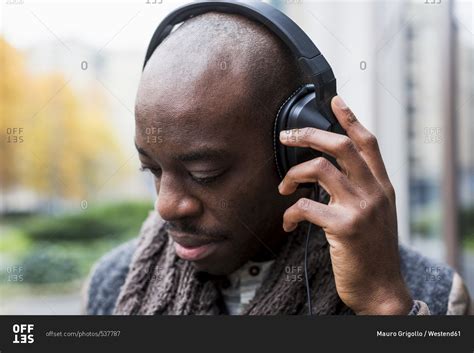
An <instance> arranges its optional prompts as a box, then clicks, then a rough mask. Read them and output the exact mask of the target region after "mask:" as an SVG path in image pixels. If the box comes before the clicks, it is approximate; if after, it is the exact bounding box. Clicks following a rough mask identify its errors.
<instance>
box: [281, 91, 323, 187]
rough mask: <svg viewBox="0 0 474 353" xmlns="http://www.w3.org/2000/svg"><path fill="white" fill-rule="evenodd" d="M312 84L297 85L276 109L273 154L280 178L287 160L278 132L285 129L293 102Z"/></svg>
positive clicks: (284, 171)
mask: <svg viewBox="0 0 474 353" xmlns="http://www.w3.org/2000/svg"><path fill="white" fill-rule="evenodd" d="M310 86H312V85H304V86H301V87H298V88H297V89H296V90H295V91H294V92H293V93H292V94H291V95H290V96H289V97H288V98H287V99H286V100H285V101H284V102H283V104H282V105H281V106H280V109H278V112H277V115H276V118H275V122H274V124H273V152H274V155H275V162H276V167H277V172H278V175H279V176H280V178H281V179H283V177H284V176H285V174H286V172H287V171H288V169H290V168H289V167H288V160H287V158H286V152H287V151H286V146H284V145H282V144H281V143H280V132H281V131H282V130H286V127H287V121H288V116H289V114H290V110H291V108H292V107H293V106H294V103H295V102H296V101H298V100H299V99H301V97H303V96H305V95H307V94H308V93H309V92H310V91H311V87H310ZM313 91H314V89H313Z"/></svg>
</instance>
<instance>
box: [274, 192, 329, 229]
mask: <svg viewBox="0 0 474 353" xmlns="http://www.w3.org/2000/svg"><path fill="white" fill-rule="evenodd" d="M301 221H309V222H311V223H313V224H316V225H317V226H320V227H321V228H323V229H324V228H327V226H328V225H329V224H331V223H334V222H337V215H336V213H335V211H334V209H333V208H331V207H330V206H328V205H325V204H323V203H319V202H316V201H313V200H310V199H307V198H301V199H299V200H298V201H297V202H296V203H295V204H294V205H293V206H291V207H290V208H288V209H287V210H286V211H285V213H284V214H283V229H284V230H285V232H291V231H293V230H295V228H296V227H297V226H298V223H299V222H301Z"/></svg>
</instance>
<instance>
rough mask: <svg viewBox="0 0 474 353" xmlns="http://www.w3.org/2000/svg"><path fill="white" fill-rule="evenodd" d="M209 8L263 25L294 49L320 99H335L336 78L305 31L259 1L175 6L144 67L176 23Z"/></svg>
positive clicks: (159, 32) (151, 44)
mask: <svg viewBox="0 0 474 353" xmlns="http://www.w3.org/2000/svg"><path fill="white" fill-rule="evenodd" d="M210 11H218V12H226V13H234V14H239V15H243V16H244V17H247V18H249V19H251V20H254V21H256V22H259V23H261V24H263V25H264V26H265V27H267V28H268V29H269V30H270V31H271V32H272V33H274V34H275V35H276V36H277V37H278V38H280V39H281V40H282V41H283V42H284V43H285V44H286V45H287V47H288V48H289V49H290V50H291V52H292V54H293V55H294V56H295V58H296V59H297V60H298V62H299V64H300V66H301V68H302V69H303V71H304V72H305V73H306V75H307V76H308V79H309V80H310V81H311V82H309V83H312V84H314V86H315V93H316V97H317V100H322V101H327V99H328V97H329V95H331V98H332V96H334V95H335V94H336V79H335V78H334V74H333V72H332V69H331V67H330V66H329V64H328V62H327V61H326V59H325V58H324V56H323V55H322V54H321V52H320V51H319V49H318V48H317V47H316V45H314V43H313V42H312V41H311V39H310V38H309V37H308V36H307V35H306V33H304V32H303V30H302V29H301V28H300V27H299V26H298V25H297V24H296V23H295V22H293V20H291V19H290V18H289V17H288V16H286V15H285V14H283V13H282V12H280V11H279V10H277V9H276V8H274V7H272V6H270V5H268V4H266V3H263V2H256V1H255V2H249V1H203V2H197V3H191V4H188V5H185V6H182V7H180V8H178V9H176V10H175V11H173V12H172V13H170V14H169V15H168V16H166V18H165V19H164V20H163V21H162V22H161V23H160V25H159V26H158V28H157V29H156V31H155V33H154V34H153V37H152V39H151V41H150V44H149V45H148V49H147V52H146V56H145V62H144V64H143V69H144V68H145V66H146V63H147V62H148V60H149V59H150V57H151V55H152V54H153V52H154V51H155V49H156V48H157V47H158V46H159V45H160V44H161V43H162V42H163V40H164V39H165V38H166V37H167V36H168V35H169V34H170V32H171V31H172V30H173V27H174V26H175V25H177V24H179V23H181V22H183V21H186V20H188V19H190V18H192V17H194V16H197V15H201V14H203V13H206V12H210ZM329 99H330V98H329Z"/></svg>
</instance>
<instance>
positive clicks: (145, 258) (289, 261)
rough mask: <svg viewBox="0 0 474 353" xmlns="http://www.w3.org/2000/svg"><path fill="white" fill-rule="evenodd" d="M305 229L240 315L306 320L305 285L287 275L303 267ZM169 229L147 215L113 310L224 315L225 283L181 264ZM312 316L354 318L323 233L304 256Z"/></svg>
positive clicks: (317, 234) (303, 227)
mask: <svg viewBox="0 0 474 353" xmlns="http://www.w3.org/2000/svg"><path fill="white" fill-rule="evenodd" d="M307 226H308V223H307V222H304V223H300V225H299V226H298V228H297V229H296V230H295V231H294V232H293V233H291V234H288V241H287V242H286V243H285V244H284V246H283V247H282V249H281V250H280V252H279V253H278V256H277V258H276V259H275V261H274V262H273V264H272V266H271V268H270V270H269V271H268V275H267V276H266V278H265V279H264V280H263V282H262V285H261V286H260V287H259V288H258V289H257V292H256V293H255V296H254V298H253V299H252V300H251V301H250V303H248V305H247V306H246V307H245V309H244V311H243V313H242V314H243V315H275V314H279V315H295V314H306V313H307V310H308V309H307V305H306V289H305V283H304V277H303V280H299V281H290V280H289V279H288V277H287V270H288V269H289V268H291V267H292V266H301V267H300V268H303V266H304V262H303V261H304V244H305V235H306V231H307ZM166 229H167V224H166V222H164V221H163V220H161V219H160V218H159V216H158V215H157V213H156V212H151V213H150V215H149V217H148V218H147V220H146V221H145V223H144V224H143V226H142V229H141V231H140V235H139V239H138V245H137V248H136V250H135V253H134V254H133V257H132V261H131V264H130V269H129V272H128V274H127V277H126V280H125V283H124V285H123V286H122V288H121V290H120V294H119V297H118V299H117V303H116V306H115V310H114V314H116V315H134V314H135V315H218V314H227V310H226V308H225V304H224V302H223V299H222V295H221V293H220V290H219V283H220V281H221V280H222V279H223V278H222V276H221V277H217V276H211V275H207V274H205V273H203V272H198V271H196V270H195V268H194V266H193V265H192V263H190V262H189V261H184V260H182V259H180V258H179V257H178V256H177V255H176V253H175V250H174V245H173V240H172V238H171V237H169V236H168V234H167V231H166ZM308 275H309V281H310V285H311V293H312V303H313V314H315V315H340V314H353V312H352V310H351V309H350V308H348V307H347V306H346V305H345V304H344V303H343V302H342V301H341V299H340V298H339V296H338V294H337V291H336V288H335V282H334V275H333V272H332V267H331V259H330V255H329V244H328V243H327V241H326V238H325V236H324V233H323V232H322V230H321V229H319V228H316V229H315V231H314V234H313V235H312V236H311V239H310V243H309V254H308Z"/></svg>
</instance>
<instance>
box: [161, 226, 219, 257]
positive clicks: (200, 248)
mask: <svg viewBox="0 0 474 353" xmlns="http://www.w3.org/2000/svg"><path fill="white" fill-rule="evenodd" d="M169 235H170V236H171V237H172V238H173V240H174V241H175V244H174V246H175V250H176V254H177V255H178V256H179V257H180V258H182V259H183V260H188V261H197V260H202V259H204V258H205V257H207V256H209V255H210V254H211V253H212V252H213V251H215V249H216V248H217V247H218V246H219V244H218V243H219V240H220V239H211V238H208V237H204V236H199V235H190V234H185V233H178V232H174V231H169Z"/></svg>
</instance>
